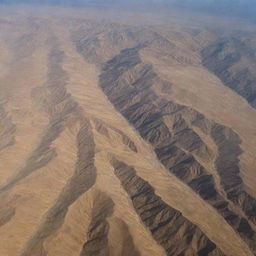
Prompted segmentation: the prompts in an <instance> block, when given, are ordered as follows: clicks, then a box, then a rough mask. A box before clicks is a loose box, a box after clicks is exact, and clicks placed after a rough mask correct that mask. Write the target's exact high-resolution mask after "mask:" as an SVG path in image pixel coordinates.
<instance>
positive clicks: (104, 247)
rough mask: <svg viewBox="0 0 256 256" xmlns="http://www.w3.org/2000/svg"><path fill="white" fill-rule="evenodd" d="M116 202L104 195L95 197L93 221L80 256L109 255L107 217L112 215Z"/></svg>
mask: <svg viewBox="0 0 256 256" xmlns="http://www.w3.org/2000/svg"><path fill="white" fill-rule="evenodd" d="M113 207H114V203H113V201H112V200H111V198H108V197H107V196H105V195H102V196H100V195H99V197H98V198H97V197H96V199H95V201H94V206H93V209H92V221H91V224H90V227H89V230H88V233H87V242H86V243H85V244H84V246H83V248H82V251H81V253H80V256H109V255H110V254H109V253H110V252H109V247H108V231H109V223H108V221H107V217H109V216H111V215H112V212H113Z"/></svg>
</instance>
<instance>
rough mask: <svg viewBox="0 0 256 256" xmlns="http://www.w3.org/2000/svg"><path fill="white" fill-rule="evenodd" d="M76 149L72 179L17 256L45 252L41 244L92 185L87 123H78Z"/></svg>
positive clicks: (91, 144)
mask: <svg viewBox="0 0 256 256" xmlns="http://www.w3.org/2000/svg"><path fill="white" fill-rule="evenodd" d="M77 148H78V155H77V163H76V168H75V171H74V174H73V176H72V177H71V178H70V180H69V181H68V183H67V184H66V185H65V187H64V188H63V190H62V192H61V193H60V195H59V197H58V198H57V200H56V203H55V204H54V205H53V207H52V208H51V209H49V211H48V212H47V213H46V215H45V217H44V218H43V220H42V222H41V225H40V226H39V227H38V229H37V231H36V232H35V234H34V235H33V236H32V237H31V238H30V239H29V241H28V243H27V245H26V246H25V248H24V249H23V251H22V253H21V256H31V255H42V254H41V252H42V251H45V249H44V246H43V244H44V241H45V240H46V239H47V238H48V237H49V236H50V235H52V234H54V232H56V231H57V230H58V229H59V228H60V227H61V226H62V223H63V221H64V219H65V216H66V214H67V212H68V208H69V206H70V205H71V204H73V203H74V202H75V201H76V200H77V199H78V198H79V197H80V196H81V195H82V194H84V193H85V192H86V191H87V190H89V189H90V188H91V187H92V186H93V185H94V183H95V180H96V168H95V166H94V154H95V152H94V151H95V144H94V140H93V134H92V130H91V126H90V123H89V120H86V119H85V120H83V121H82V124H81V128H80V130H79V132H78V135H77ZM46 255H47V253H46Z"/></svg>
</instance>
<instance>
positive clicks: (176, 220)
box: [112, 160, 223, 256]
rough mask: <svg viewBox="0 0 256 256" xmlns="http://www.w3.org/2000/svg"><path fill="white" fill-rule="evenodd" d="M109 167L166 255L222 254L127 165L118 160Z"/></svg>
mask: <svg viewBox="0 0 256 256" xmlns="http://www.w3.org/2000/svg"><path fill="white" fill-rule="evenodd" d="M112 165H113V167H114V171H115V174H116V176H117V177H118V178H119V179H120V182H121V184H122V186H123V187H124V189H125V190H126V192H127V193H128V195H129V197H130V198H131V200H132V203H133V206H134V208H135V210H136V212H137V213H138V215H139V216H140V218H141V220H142V221H143V223H144V224H145V225H146V226H147V227H148V228H149V230H150V232H151V233H152V235H153V237H154V239H155V240H156V241H157V242H158V243H159V244H160V245H161V246H162V247H163V248H164V249H165V251H166V254H167V255H172V256H176V255H177V256H178V255H200V256H203V255H205V256H206V255H212V254H211V253H214V255H223V253H222V252H221V251H220V250H219V249H217V248H216V245H215V244H214V243H213V242H211V241H210V240H209V239H208V238H207V237H206V236H205V235H204V234H203V233H202V231H201V230H200V229H199V228H197V227H196V226H195V225H193V224H192V223H191V222H190V221H188V220H187V219H186V218H185V217H184V216H183V215H182V214H181V212H179V211H178V210H176V209H174V208H172V207H170V206H169V205H167V204H166V203H165V202H164V201H163V200H162V199H161V198H160V197H159V196H157V195H156V194H155V192H154V189H153V188H152V187H151V186H150V185H149V184H148V183H147V182H146V181H144V180H143V179H141V178H140V177H139V176H137V175H136V171H135V170H134V169H133V168H132V167H131V166H127V165H126V164H125V163H123V162H120V161H118V160H113V161H112Z"/></svg>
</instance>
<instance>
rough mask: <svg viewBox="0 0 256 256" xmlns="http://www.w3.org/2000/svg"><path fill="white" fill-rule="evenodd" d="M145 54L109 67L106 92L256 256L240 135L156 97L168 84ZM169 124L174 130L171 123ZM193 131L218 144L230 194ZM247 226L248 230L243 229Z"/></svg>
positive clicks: (123, 56)
mask: <svg viewBox="0 0 256 256" xmlns="http://www.w3.org/2000/svg"><path fill="white" fill-rule="evenodd" d="M139 50H140V47H136V48H132V49H126V50H123V51H121V53H120V54H119V55H118V56H116V57H114V58H113V59H111V60H110V61H109V62H107V63H106V64H105V65H104V67H103V69H102V74H101V75H100V86H101V88H102V90H103V91H104V93H105V94H106V95H107V96H108V98H109V100H110V101H111V102H112V103H113V105H114V106H115V107H116V109H118V110H119V111H120V112H121V113H122V114H123V116H124V117H126V118H127V120H129V122H130V123H131V124H132V125H133V126H134V127H135V128H136V129H137V130H138V132H139V133H140V135H141V136H142V137H143V138H144V139H145V140H147V141H148V142H149V143H151V145H152V146H153V148H154V150H155V153H156V155H157V157H158V159H159V160H160V161H161V162H162V164H163V165H164V166H165V167H166V168H167V169H168V170H169V171H170V172H172V173H173V174H175V175H176V176H177V177H179V178H180V179H181V180H182V181H184V182H185V183H186V184H187V185H188V186H190V187H191V188H192V189H193V190H194V191H195V192H196V193H198V194H199V195H200V196H201V197H202V198H203V199H204V200H206V201H207V202H208V203H209V204H210V205H212V206H213V207H214V208H215V209H216V210H218V212H219V213H220V214H221V215H222V216H223V217H224V218H225V220H226V221H227V222H228V223H229V224H230V225H231V226H232V227H233V228H234V229H235V230H236V231H237V232H238V233H239V234H240V236H241V237H242V238H243V239H244V240H245V241H246V242H247V243H248V245H249V246H250V247H251V248H252V250H253V251H254V252H255V251H256V248H255V241H256V232H255V230H254V228H253V227H252V226H251V224H250V221H252V222H254V221H255V219H254V218H255V217H254V214H255V212H256V211H255V202H256V201H255V199H254V198H252V197H251V196H250V195H249V194H248V193H247V192H246V191H245V189H244V188H243V181H242V179H241V177H240V176H239V173H240V167H239V156H240V154H241V152H242V151H241V148H240V139H239V137H238V135H237V134H236V133H235V132H234V131H232V130H231V129H230V128H227V127H224V126H222V125H220V124H217V123H215V122H213V121H211V120H208V119H207V118H206V117H204V116H203V115H202V114H201V113H199V112H197V111H195V110H194V109H191V108H188V107H186V106H182V105H179V104H176V103H174V102H171V101H167V100H166V99H163V98H161V97H159V96H158V95H157V94H155V92H154V91H153V89H152V87H153V85H154V84H164V83H166V82H165V81H162V80H161V79H160V78H159V77H158V76H157V74H156V73H155V72H154V70H153V69H152V67H151V66H149V65H145V64H143V63H142V61H141V59H140V57H139ZM127 73H129V79H127ZM131 77H132V78H131ZM166 118H168V119H169V121H170V122H171V124H170V122H168V123H167V122H166V121H165V119H166ZM193 127H197V128H199V129H200V130H201V132H203V133H204V134H205V135H207V136H209V137H210V138H211V139H212V140H213V141H214V142H215V143H216V146H217V148H218V157H217V159H216V162H215V165H216V171H217V172H216V175H218V176H219V178H220V181H221V186H222V188H223V189H224V191H225V193H224V194H223V193H222V192H219V191H218V190H217V188H216V181H215V179H214V177H213V175H212V174H211V173H209V172H208V171H207V169H206V168H205V167H204V166H202V164H201V163H200V162H199V161H198V159H200V158H203V159H209V158H211V150H210V149H209V148H208V146H207V145H206V144H205V143H204V141H203V139H202V138H201V137H200V136H199V134H197V132H196V130H193ZM230 200H231V201H232V202H230ZM233 203H234V204H235V205H237V206H239V207H240V208H241V209H242V210H243V211H244V213H245V214H246V216H247V217H246V218H244V217H243V215H242V214H241V213H240V211H236V210H235V208H234V207H232V205H233ZM247 218H248V219H247ZM249 220H250V221H249ZM245 223H246V224H245ZM245 225H246V228H245V229H243V228H241V227H244V226H245ZM245 230H247V232H246V231H245Z"/></svg>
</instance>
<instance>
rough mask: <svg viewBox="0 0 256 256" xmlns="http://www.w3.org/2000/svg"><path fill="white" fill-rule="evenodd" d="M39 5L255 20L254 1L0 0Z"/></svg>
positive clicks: (255, 2)
mask: <svg viewBox="0 0 256 256" xmlns="http://www.w3.org/2000/svg"><path fill="white" fill-rule="evenodd" d="M15 2H16V3H34V4H35V3H36V4H38V3H40V4H42V3H43V4H45V3H48V4H71V5H81V4H88V3H90V4H103V3H104V4H109V5H116V4H120V3H124V4H132V3H136V4H138V3H141V4H144V5H148V6H149V5H152V4H164V5H166V6H169V7H170V8H171V7H174V6H175V7H179V8H185V9H187V10H191V11H200V12H208V13H212V14H218V15H233V16H239V17H244V18H250V19H255V20H256V0H0V3H9V4H10V3H15Z"/></svg>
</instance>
